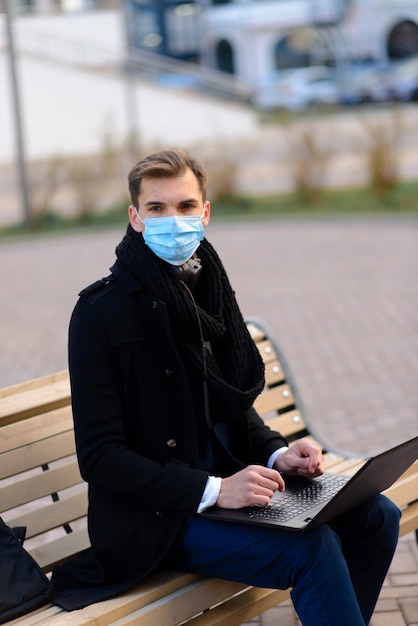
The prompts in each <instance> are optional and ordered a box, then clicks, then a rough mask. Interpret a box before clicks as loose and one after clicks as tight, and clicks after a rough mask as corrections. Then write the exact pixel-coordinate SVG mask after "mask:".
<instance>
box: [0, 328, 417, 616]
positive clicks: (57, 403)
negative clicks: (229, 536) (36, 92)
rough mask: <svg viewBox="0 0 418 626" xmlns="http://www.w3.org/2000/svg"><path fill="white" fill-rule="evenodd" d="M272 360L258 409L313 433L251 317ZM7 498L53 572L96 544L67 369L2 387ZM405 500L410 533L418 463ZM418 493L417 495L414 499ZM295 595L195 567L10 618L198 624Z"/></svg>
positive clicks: (347, 464)
mask: <svg viewBox="0 0 418 626" xmlns="http://www.w3.org/2000/svg"><path fill="white" fill-rule="evenodd" d="M247 323H248V328H249V329H250V332H251V334H252V336H253V338H254V340H255V342H256V343H257V346H258V348H259V350H260V353H261V355H262V357H263V360H264V362H265V366H266V388H265V390H264V392H263V393H262V394H261V396H260V397H259V398H258V399H257V400H256V403H255V406H256V409H257V410H258V411H259V413H260V414H261V415H262V416H263V417H264V418H265V419H266V420H267V421H268V423H269V424H270V425H271V426H272V427H273V428H275V429H277V430H280V431H281V432H282V433H283V434H284V435H285V436H286V437H288V438H289V440H290V441H293V440H295V439H297V438H299V437H301V436H305V435H308V436H309V428H308V426H307V424H306V422H305V420H304V417H303V415H302V414H301V411H300V410H299V408H298V402H297V399H296V397H295V391H294V389H293V385H292V383H291V381H290V380H288V379H287V378H286V371H285V370H286V368H285V367H284V364H283V363H282V362H281V359H280V358H279V356H278V349H277V347H276V346H275V345H274V343H273V342H272V341H271V339H270V338H269V337H268V336H266V333H265V331H264V330H263V328H262V326H261V325H260V324H259V323H258V322H254V321H248V322H247ZM0 428H1V437H0V503H1V509H2V510H1V515H2V517H3V519H4V520H5V521H6V523H8V524H9V525H10V526H26V527H27V539H26V542H25V547H26V549H27V550H28V551H29V552H30V553H31V554H32V556H33V557H34V558H35V559H36V560H37V561H38V563H39V564H40V565H41V566H42V567H43V568H44V570H45V571H46V572H50V571H51V569H52V567H53V566H54V565H55V564H56V563H59V562H62V561H63V560H64V559H66V558H68V557H70V556H72V555H75V554H77V553H79V552H81V551H83V550H85V549H86V548H88V546H89V540H88V536H87V530H86V508H87V495H86V485H85V483H83V481H82V479H81V477H80V474H79V471H78V466H77V461H76V457H75V454H74V438H73V425H72V417H71V408H70V387H69V380H68V373H67V372H61V373H58V374H54V375H51V376H45V377H42V378H39V379H36V380H32V381H29V382H25V383H22V384H18V385H14V386H12V387H8V388H6V389H3V390H0ZM363 462H364V461H363V460H362V459H348V458H344V457H341V456H340V455H338V454H335V453H333V452H326V465H327V469H332V470H333V471H337V472H341V473H348V474H352V473H354V472H355V471H356V470H357V469H358V468H359V467H360V466H361V464H362V463H363ZM387 494H388V495H389V496H390V497H391V498H392V499H393V500H394V501H395V502H396V503H397V504H398V506H400V507H401V508H402V509H403V514H402V521H401V534H405V533H408V532H410V531H412V530H414V529H417V527H418V501H417V500H416V497H417V494H418V463H415V464H414V466H412V467H411V468H410V469H409V470H408V471H407V472H406V473H405V474H404V475H403V476H402V477H401V478H400V479H399V480H398V481H397V482H396V484H395V485H394V486H393V487H392V488H391V489H390V490H388V492H387ZM414 500H415V501H414ZM288 597H289V591H280V590H270V589H257V588H253V587H248V586H244V585H241V584H237V583H230V582H226V581H222V580H215V579H209V578H202V577H200V576H197V575H194V574H185V573H172V572H164V573H159V574H156V575H154V576H152V577H150V578H149V579H148V580H146V581H145V582H144V583H142V584H141V585H139V586H138V587H136V588H135V589H133V590H132V591H130V592H128V593H124V594H123V595H120V596H118V597H116V598H114V599H111V600H108V601H105V602H101V603H97V604H94V605H91V606H89V607H87V608H85V609H82V610H79V611H74V612H71V613H66V612H65V611H62V610H60V609H59V608H57V607H55V606H53V605H47V606H45V607H43V608H42V609H40V610H38V611H36V612H34V613H31V614H29V615H26V616H24V617H22V618H20V619H18V620H14V621H13V622H9V624H19V625H20V626H36V625H38V626H39V625H44V624H45V625H46V624H49V625H50V626H64V625H66V626H82V625H85V624H95V625H99V624H100V626H103V625H106V624H117V626H128V625H133V624H135V626H141V625H143V626H150V624H158V625H159V626H172V625H175V624H180V623H183V622H186V623H187V624H191V625H193V626H208V625H209V624H211V625H215V624H216V625H217V626H220V625H224V626H234V625H239V624H242V623H244V622H246V621H248V620H250V619H251V618H253V617H255V616H256V615H259V614H260V613H263V612H264V611H266V610H267V609H269V608H271V607H273V606H275V605H277V604H279V603H280V602H282V601H283V600H285V599H287V598H288Z"/></svg>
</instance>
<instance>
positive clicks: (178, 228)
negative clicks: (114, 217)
mask: <svg viewBox="0 0 418 626" xmlns="http://www.w3.org/2000/svg"><path fill="white" fill-rule="evenodd" d="M134 210H135V213H136V216H137V217H138V219H139V221H140V222H142V223H143V224H145V231H144V232H143V237H144V241H145V243H146V244H147V246H148V247H149V248H151V250H152V251H153V253H154V254H156V255H157V256H158V257H159V258H160V259H162V260H163V261H166V262H167V263H170V264H171V265H182V264H183V263H185V262H186V261H187V260H188V259H190V257H191V256H192V254H193V253H194V252H196V250H197V248H198V247H199V244H200V242H201V241H202V239H203V237H204V230H203V224H202V216H203V212H202V215H185V216H183V215H181V216H178V215H173V216H171V215H170V216H168V217H149V218H145V219H144V220H143V219H142V218H141V217H140V215H139V213H138V211H137V209H136V208H135V207H134Z"/></svg>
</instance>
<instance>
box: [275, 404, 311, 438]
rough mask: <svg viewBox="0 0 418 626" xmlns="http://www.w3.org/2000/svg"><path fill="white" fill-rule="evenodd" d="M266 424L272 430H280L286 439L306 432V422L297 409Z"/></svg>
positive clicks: (282, 414) (277, 416)
mask: <svg viewBox="0 0 418 626" xmlns="http://www.w3.org/2000/svg"><path fill="white" fill-rule="evenodd" d="M266 423H267V424H268V425H269V426H270V428H271V429H272V430H278V431H279V432H280V433H281V434H282V435H284V436H285V437H292V436H295V435H298V434H299V433H302V432H304V431H305V430H306V424H305V421H304V419H303V417H302V414H301V412H300V411H298V410H297V409H293V410H291V411H286V413H281V415H276V416H275V417H272V418H270V419H268V420H266Z"/></svg>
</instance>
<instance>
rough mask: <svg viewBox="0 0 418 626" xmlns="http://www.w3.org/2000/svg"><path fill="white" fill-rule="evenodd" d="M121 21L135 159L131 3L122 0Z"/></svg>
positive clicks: (137, 145)
mask: <svg viewBox="0 0 418 626" xmlns="http://www.w3.org/2000/svg"><path fill="white" fill-rule="evenodd" d="M122 13H123V15H122V19H123V25H124V34H125V68H124V71H125V101H126V115H127V121H128V144H129V151H130V154H129V158H130V159H132V158H137V157H138V154H139V132H138V123H137V115H138V103H137V94H136V83H137V81H136V79H135V74H134V72H135V68H134V66H133V63H132V60H133V52H134V46H133V41H132V24H131V20H132V17H133V15H132V13H133V7H132V1H131V0H124V1H123V2H122Z"/></svg>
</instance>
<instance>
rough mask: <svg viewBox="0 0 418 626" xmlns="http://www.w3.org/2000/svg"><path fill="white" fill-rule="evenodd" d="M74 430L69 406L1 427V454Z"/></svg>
mask: <svg viewBox="0 0 418 626" xmlns="http://www.w3.org/2000/svg"><path fill="white" fill-rule="evenodd" d="M72 429H73V418H72V413H71V408H70V407H69V406H68V407H63V408H61V409H56V410H54V411H50V412H48V413H42V414H41V415H36V416H34V417H30V418H27V419H25V420H23V421H21V422H14V423H13V424H8V425H7V426H1V439H0V453H3V452H7V451H9V450H14V449H15V448H19V447H20V446H25V445H28V444H31V443H32V442H34V441H38V440H39V439H45V438H46V437H51V435H56V434H58V433H61V432H63V431H65V430H72Z"/></svg>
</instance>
